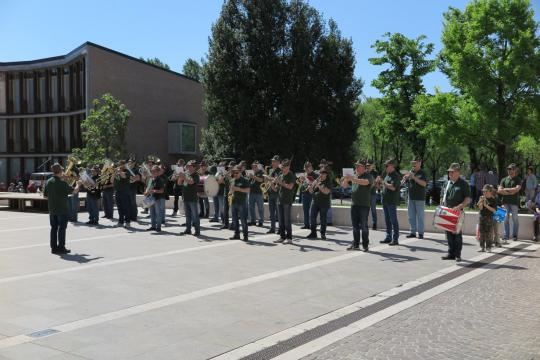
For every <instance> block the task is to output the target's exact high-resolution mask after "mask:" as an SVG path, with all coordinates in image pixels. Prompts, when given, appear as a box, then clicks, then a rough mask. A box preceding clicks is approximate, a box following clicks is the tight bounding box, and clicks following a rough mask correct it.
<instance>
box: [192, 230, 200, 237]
mask: <svg viewBox="0 0 540 360" xmlns="http://www.w3.org/2000/svg"><path fill="white" fill-rule="evenodd" d="M200 235H201V232H200V231H195V232H194V233H193V236H200Z"/></svg>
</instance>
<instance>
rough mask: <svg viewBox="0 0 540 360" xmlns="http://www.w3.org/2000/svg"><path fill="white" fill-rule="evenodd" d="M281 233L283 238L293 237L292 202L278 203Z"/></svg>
mask: <svg viewBox="0 0 540 360" xmlns="http://www.w3.org/2000/svg"><path fill="white" fill-rule="evenodd" d="M278 208H279V210H278V213H279V224H280V227H279V235H280V237H281V238H282V239H292V225H291V209H292V204H281V203H280V204H278Z"/></svg>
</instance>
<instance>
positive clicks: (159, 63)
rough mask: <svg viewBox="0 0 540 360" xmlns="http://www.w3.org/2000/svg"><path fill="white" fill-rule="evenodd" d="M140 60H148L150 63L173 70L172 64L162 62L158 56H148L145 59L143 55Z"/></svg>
mask: <svg viewBox="0 0 540 360" xmlns="http://www.w3.org/2000/svg"><path fill="white" fill-rule="evenodd" d="M139 59H140V60H142V61H144V62H147V63H148V64H152V65H155V66H159V67H160V68H163V69H165V70H171V68H170V66H169V65H167V64H165V63H164V62H162V61H161V60H159V59H158V58H157V57H155V58H153V59H152V58H148V59H145V58H143V57H140V58H139Z"/></svg>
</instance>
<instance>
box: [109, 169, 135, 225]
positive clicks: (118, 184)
mask: <svg viewBox="0 0 540 360" xmlns="http://www.w3.org/2000/svg"><path fill="white" fill-rule="evenodd" d="M113 185H114V191H115V199H116V207H117V208H118V224H117V225H118V226H122V227H125V228H128V227H129V226H130V221H131V219H130V213H129V173H128V170H127V168H126V162H125V160H120V161H119V162H118V167H117V168H116V169H115V175H114V177H113Z"/></svg>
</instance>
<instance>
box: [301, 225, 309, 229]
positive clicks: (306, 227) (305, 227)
mask: <svg viewBox="0 0 540 360" xmlns="http://www.w3.org/2000/svg"><path fill="white" fill-rule="evenodd" d="M300 229H308V230H309V229H311V228H310V227H309V226H307V225H304V226H302V227H301V228H300Z"/></svg>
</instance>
